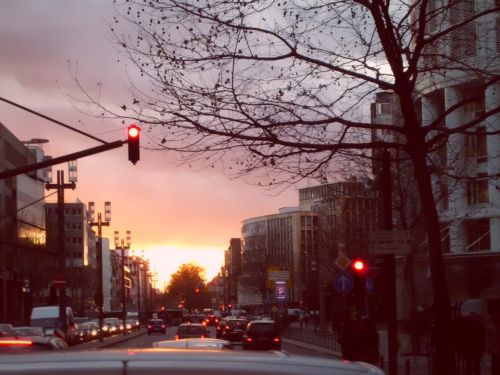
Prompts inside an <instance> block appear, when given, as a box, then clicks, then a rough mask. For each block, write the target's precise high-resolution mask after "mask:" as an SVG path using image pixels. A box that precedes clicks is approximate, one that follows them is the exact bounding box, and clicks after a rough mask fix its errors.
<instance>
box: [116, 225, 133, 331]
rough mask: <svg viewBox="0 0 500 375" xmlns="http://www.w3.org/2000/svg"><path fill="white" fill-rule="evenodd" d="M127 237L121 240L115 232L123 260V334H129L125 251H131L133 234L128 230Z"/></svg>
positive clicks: (117, 247)
mask: <svg viewBox="0 0 500 375" xmlns="http://www.w3.org/2000/svg"><path fill="white" fill-rule="evenodd" d="M126 233H127V235H126V239H125V240H124V239H123V238H122V239H120V234H119V233H118V231H117V230H116V231H115V250H118V249H120V250H121V258H122V273H121V276H122V282H121V284H122V315H123V334H124V335H125V334H126V333H127V304H126V297H125V294H126V293H125V250H128V249H130V244H131V240H132V236H131V232H130V231H129V230H128V231H127V232H126Z"/></svg>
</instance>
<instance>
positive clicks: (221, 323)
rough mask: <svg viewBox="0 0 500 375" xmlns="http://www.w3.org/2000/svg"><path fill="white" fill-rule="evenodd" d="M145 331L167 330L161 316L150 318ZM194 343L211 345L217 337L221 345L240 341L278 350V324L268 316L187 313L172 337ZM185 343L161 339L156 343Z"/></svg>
mask: <svg viewBox="0 0 500 375" xmlns="http://www.w3.org/2000/svg"><path fill="white" fill-rule="evenodd" d="M208 326H215V331H216V334H215V339H213V338H210V332H209V330H208ZM147 328H148V334H152V333H160V334H166V323H165V322H164V321H163V320H162V319H151V320H150V321H149V323H148V325H147ZM193 339H201V341H195V343H197V345H202V343H203V342H204V341H203V339H209V340H206V341H205V344H210V346H214V345H215V344H216V341H214V340H220V342H219V343H218V344H219V345H221V346H222V347H224V348H228V347H232V346H234V345H242V346H243V349H248V350H250V349H260V350H281V334H280V331H279V329H278V326H277V324H276V323H275V322H274V321H273V320H272V319H271V318H270V317H269V316H262V317H257V316H242V315H240V316H226V317H218V316H216V315H215V314H196V313H195V314H187V315H184V316H183V318H182V323H181V324H180V325H179V326H178V328H177V331H176V333H175V340H177V341H181V340H191V342H192V345H194V344H193V341H192V340H193ZM167 344H168V345H174V347H177V345H181V346H182V345H184V344H174V343H169V341H163V342H161V344H155V345H167ZM186 345H187V344H186Z"/></svg>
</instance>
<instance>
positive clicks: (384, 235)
mask: <svg viewBox="0 0 500 375" xmlns="http://www.w3.org/2000/svg"><path fill="white" fill-rule="evenodd" d="M410 251H411V243H410V231H408V230H375V231H370V232H369V252H370V253H371V254H394V255H406V254H409V253H410Z"/></svg>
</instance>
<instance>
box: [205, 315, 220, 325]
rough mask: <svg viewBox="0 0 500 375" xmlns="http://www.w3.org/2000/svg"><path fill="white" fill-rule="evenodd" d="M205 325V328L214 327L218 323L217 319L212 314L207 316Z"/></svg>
mask: <svg viewBox="0 0 500 375" xmlns="http://www.w3.org/2000/svg"><path fill="white" fill-rule="evenodd" d="M205 323H206V324H207V326H216V325H217V324H218V323H219V318H217V317H216V316H215V315H214V314H211V315H208V316H207V317H206V318H205Z"/></svg>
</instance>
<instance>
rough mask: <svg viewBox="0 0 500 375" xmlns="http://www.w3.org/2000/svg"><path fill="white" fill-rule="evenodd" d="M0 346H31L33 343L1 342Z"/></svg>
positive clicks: (22, 341)
mask: <svg viewBox="0 0 500 375" xmlns="http://www.w3.org/2000/svg"><path fill="white" fill-rule="evenodd" d="M0 345H5V346H7V345H9V346H31V345H33V342H32V341H30V340H2V341H0Z"/></svg>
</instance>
